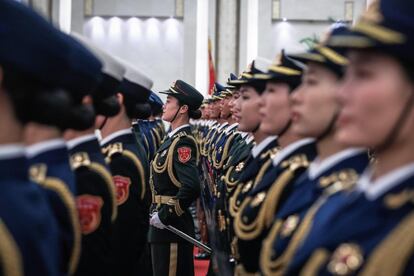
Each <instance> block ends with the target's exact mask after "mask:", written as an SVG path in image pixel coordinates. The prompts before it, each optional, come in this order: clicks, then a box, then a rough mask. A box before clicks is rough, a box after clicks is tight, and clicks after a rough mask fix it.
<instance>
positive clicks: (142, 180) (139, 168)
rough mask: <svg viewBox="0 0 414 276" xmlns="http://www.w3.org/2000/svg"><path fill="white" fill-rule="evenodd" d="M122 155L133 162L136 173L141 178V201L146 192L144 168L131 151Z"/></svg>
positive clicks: (126, 151)
mask: <svg viewBox="0 0 414 276" xmlns="http://www.w3.org/2000/svg"><path fill="white" fill-rule="evenodd" d="M122 155H124V156H125V157H128V158H129V159H131V160H132V161H133V162H134V164H135V166H136V167H137V169H138V173H139V176H140V178H141V200H143V199H144V197H145V192H146V187H145V186H146V185H145V184H146V181H145V171H144V167H143V166H142V163H141V161H140V160H139V159H138V157H137V156H136V155H135V154H134V153H133V152H132V151H129V150H124V151H122Z"/></svg>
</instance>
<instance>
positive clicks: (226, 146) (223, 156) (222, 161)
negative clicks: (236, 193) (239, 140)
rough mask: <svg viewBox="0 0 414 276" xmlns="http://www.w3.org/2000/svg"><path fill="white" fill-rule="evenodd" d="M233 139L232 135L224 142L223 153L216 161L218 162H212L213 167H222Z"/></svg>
mask: <svg viewBox="0 0 414 276" xmlns="http://www.w3.org/2000/svg"><path fill="white" fill-rule="evenodd" d="M233 139H234V135H232V136H230V137H229V138H228V139H227V141H226V144H225V145H224V150H223V154H222V155H221V160H220V162H218V163H217V162H216V163H215V164H214V167H215V168H216V169H220V168H222V167H223V164H224V160H226V159H227V156H228V155H229V149H230V144H231V143H232V142H233Z"/></svg>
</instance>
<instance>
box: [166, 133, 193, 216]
mask: <svg viewBox="0 0 414 276" xmlns="http://www.w3.org/2000/svg"><path fill="white" fill-rule="evenodd" d="M198 156H199V154H198V149H197V146H196V144H195V141H194V140H193V139H191V138H186V137H184V138H180V141H179V142H178V143H177V144H176V145H175V148H174V155H173V158H174V162H173V167H174V171H175V176H176V178H177V180H178V182H179V183H180V187H179V190H178V193H177V195H176V197H175V198H174V199H172V200H170V201H169V202H168V203H167V205H163V206H162V207H161V209H160V211H159V217H160V219H161V221H162V222H163V223H164V224H171V221H174V220H175V219H176V218H177V217H179V216H181V215H182V214H183V213H184V211H185V209H187V208H188V207H189V206H190V205H191V203H192V202H193V201H195V200H196V199H197V198H198V197H199V196H200V178H199V175H198V169H197V163H198V160H197V158H199V157H198Z"/></svg>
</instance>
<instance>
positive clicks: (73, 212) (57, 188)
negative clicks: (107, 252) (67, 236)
mask: <svg viewBox="0 0 414 276" xmlns="http://www.w3.org/2000/svg"><path fill="white" fill-rule="evenodd" d="M38 184H39V185H41V186H43V187H45V188H46V189H49V190H52V191H54V192H56V193H57V194H58V195H59V196H60V198H61V199H62V201H63V203H64V204H65V205H66V207H67V209H68V213H69V217H70V220H71V222H72V228H73V229H72V231H73V236H74V238H73V248H72V254H71V256H70V260H69V275H72V274H74V273H75V271H76V268H77V266H78V262H79V257H80V253H81V231H80V224H79V218H78V213H77V209H76V203H75V199H74V198H73V196H72V194H71V192H70V191H69V189H68V188H67V187H66V185H65V184H64V182H63V181H61V180H60V179H58V178H55V177H46V179H45V180H44V181H42V182H38Z"/></svg>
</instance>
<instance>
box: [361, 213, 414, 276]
mask: <svg viewBox="0 0 414 276" xmlns="http://www.w3.org/2000/svg"><path fill="white" fill-rule="evenodd" d="M413 229H414V213H413V212H411V213H410V214H408V215H407V216H406V217H405V218H404V220H403V221H401V222H400V223H399V225H398V226H397V227H395V228H394V230H393V231H392V232H391V233H390V234H389V235H388V237H387V238H386V239H385V240H383V241H382V242H381V244H379V245H378V246H377V247H376V248H375V249H374V251H373V252H372V253H371V255H370V257H369V258H368V260H367V264H366V265H365V267H364V269H363V270H362V272H361V274H360V275H361V276H367V275H376V276H388V275H402V274H403V272H404V269H405V267H406V265H407V264H408V260H409V259H410V257H411V256H412V254H413V253H414V234H413Z"/></svg>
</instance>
